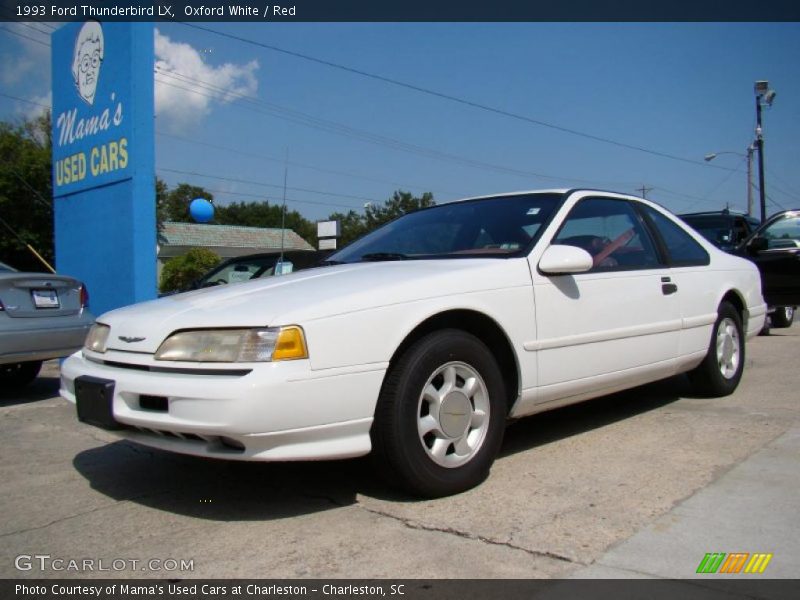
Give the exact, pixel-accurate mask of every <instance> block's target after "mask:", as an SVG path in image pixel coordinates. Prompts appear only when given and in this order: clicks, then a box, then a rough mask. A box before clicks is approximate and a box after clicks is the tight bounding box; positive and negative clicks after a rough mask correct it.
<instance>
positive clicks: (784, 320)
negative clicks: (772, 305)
mask: <svg viewBox="0 0 800 600" xmlns="http://www.w3.org/2000/svg"><path fill="white" fill-rule="evenodd" d="M793 320H794V306H778V307H777V308H776V309H775V312H774V313H772V326H773V327H774V328H775V329H786V328H787V327H791V326H792V321H793Z"/></svg>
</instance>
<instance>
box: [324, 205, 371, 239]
mask: <svg viewBox="0 0 800 600" xmlns="http://www.w3.org/2000/svg"><path fill="white" fill-rule="evenodd" d="M328 220H329V221H339V227H340V229H339V231H340V233H341V237H340V238H339V247H340V248H343V247H344V246H346V245H347V244H349V243H350V242H352V241H353V240H357V239H358V238H360V237H361V236H362V235H364V234H365V233H366V232H367V225H366V223H365V222H364V217H363V215H360V214H358V213H357V212H356V211H354V210H349V211H347V214H344V213H340V212H335V213H333V214H331V216H329V217H328Z"/></svg>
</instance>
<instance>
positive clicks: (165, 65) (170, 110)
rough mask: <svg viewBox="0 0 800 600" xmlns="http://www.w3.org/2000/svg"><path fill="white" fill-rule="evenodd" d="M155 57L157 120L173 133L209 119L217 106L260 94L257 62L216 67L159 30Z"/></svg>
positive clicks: (195, 51) (192, 49) (186, 45)
mask: <svg viewBox="0 0 800 600" xmlns="http://www.w3.org/2000/svg"><path fill="white" fill-rule="evenodd" d="M155 54H156V63H155V68H156V82H155V93H156V116H157V117H158V119H159V125H162V126H166V127H168V128H170V129H173V130H185V129H187V128H188V127H189V126H191V125H194V124H196V123H197V122H199V121H201V120H202V119H203V118H204V117H205V116H206V115H208V114H209V112H210V111H211V106H212V104H213V103H214V102H218V103H222V104H225V103H228V102H232V101H234V100H236V99H237V98H239V97H240V96H241V95H244V96H254V95H255V94H256V91H257V90H258V80H257V79H256V75H255V73H256V71H257V70H258V67H259V64H258V61H257V60H251V61H250V62H248V63H246V64H241V65H236V64H232V63H225V64H223V65H220V66H217V67H214V66H211V65H209V64H207V63H206V62H205V61H204V60H203V55H202V54H201V53H200V52H199V51H198V50H197V49H195V48H193V47H192V46H191V45H189V44H185V43H181V42H173V41H172V40H170V38H169V37H167V36H166V35H163V34H162V33H161V32H160V31H159V30H158V29H156V31H155Z"/></svg>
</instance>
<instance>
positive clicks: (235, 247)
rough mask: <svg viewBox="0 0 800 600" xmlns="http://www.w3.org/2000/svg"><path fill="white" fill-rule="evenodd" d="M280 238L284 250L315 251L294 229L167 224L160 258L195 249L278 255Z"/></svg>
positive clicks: (161, 234) (224, 253) (160, 234)
mask: <svg viewBox="0 0 800 600" xmlns="http://www.w3.org/2000/svg"><path fill="white" fill-rule="evenodd" d="M281 232H283V235H281ZM281 238H283V248H284V250H314V247H313V246H312V245H311V244H309V243H308V242H306V241H305V240H304V239H303V238H301V237H300V236H299V235H297V234H296V233H295V232H294V231H292V230H291V229H284V230H281V229H279V228H262V227H242V226H239V225H206V224H200V223H175V222H172V221H167V222H165V223H163V225H162V227H161V229H160V230H159V232H158V245H159V256H176V255H178V254H183V253H184V252H185V251H186V250H188V249H189V248H195V247H202V248H208V249H209V250H213V251H214V252H216V253H217V254H219V255H220V256H224V257H228V256H238V255H241V254H250V253H253V252H269V251H270V250H275V251H276V252H279V251H280V249H281Z"/></svg>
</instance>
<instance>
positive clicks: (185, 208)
mask: <svg viewBox="0 0 800 600" xmlns="http://www.w3.org/2000/svg"><path fill="white" fill-rule="evenodd" d="M195 198H205V199H206V200H208V201H209V202H211V203H213V202H214V194H212V193H211V192H209V191H208V190H206V189H205V188H202V187H198V186H196V185H190V184H188V183H179V184H178V187H176V188H173V189H171V190H168V188H167V185H166V184H165V183H164V182H163V181H161V180H160V179H156V215H157V216H156V220H157V221H158V224H159V226H160V225H161V224H162V223H163V222H164V221H177V222H179V223H191V222H192V217H191V216H190V215H189V204H191V202H192V200H194V199H195ZM215 208H216V207H215Z"/></svg>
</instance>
